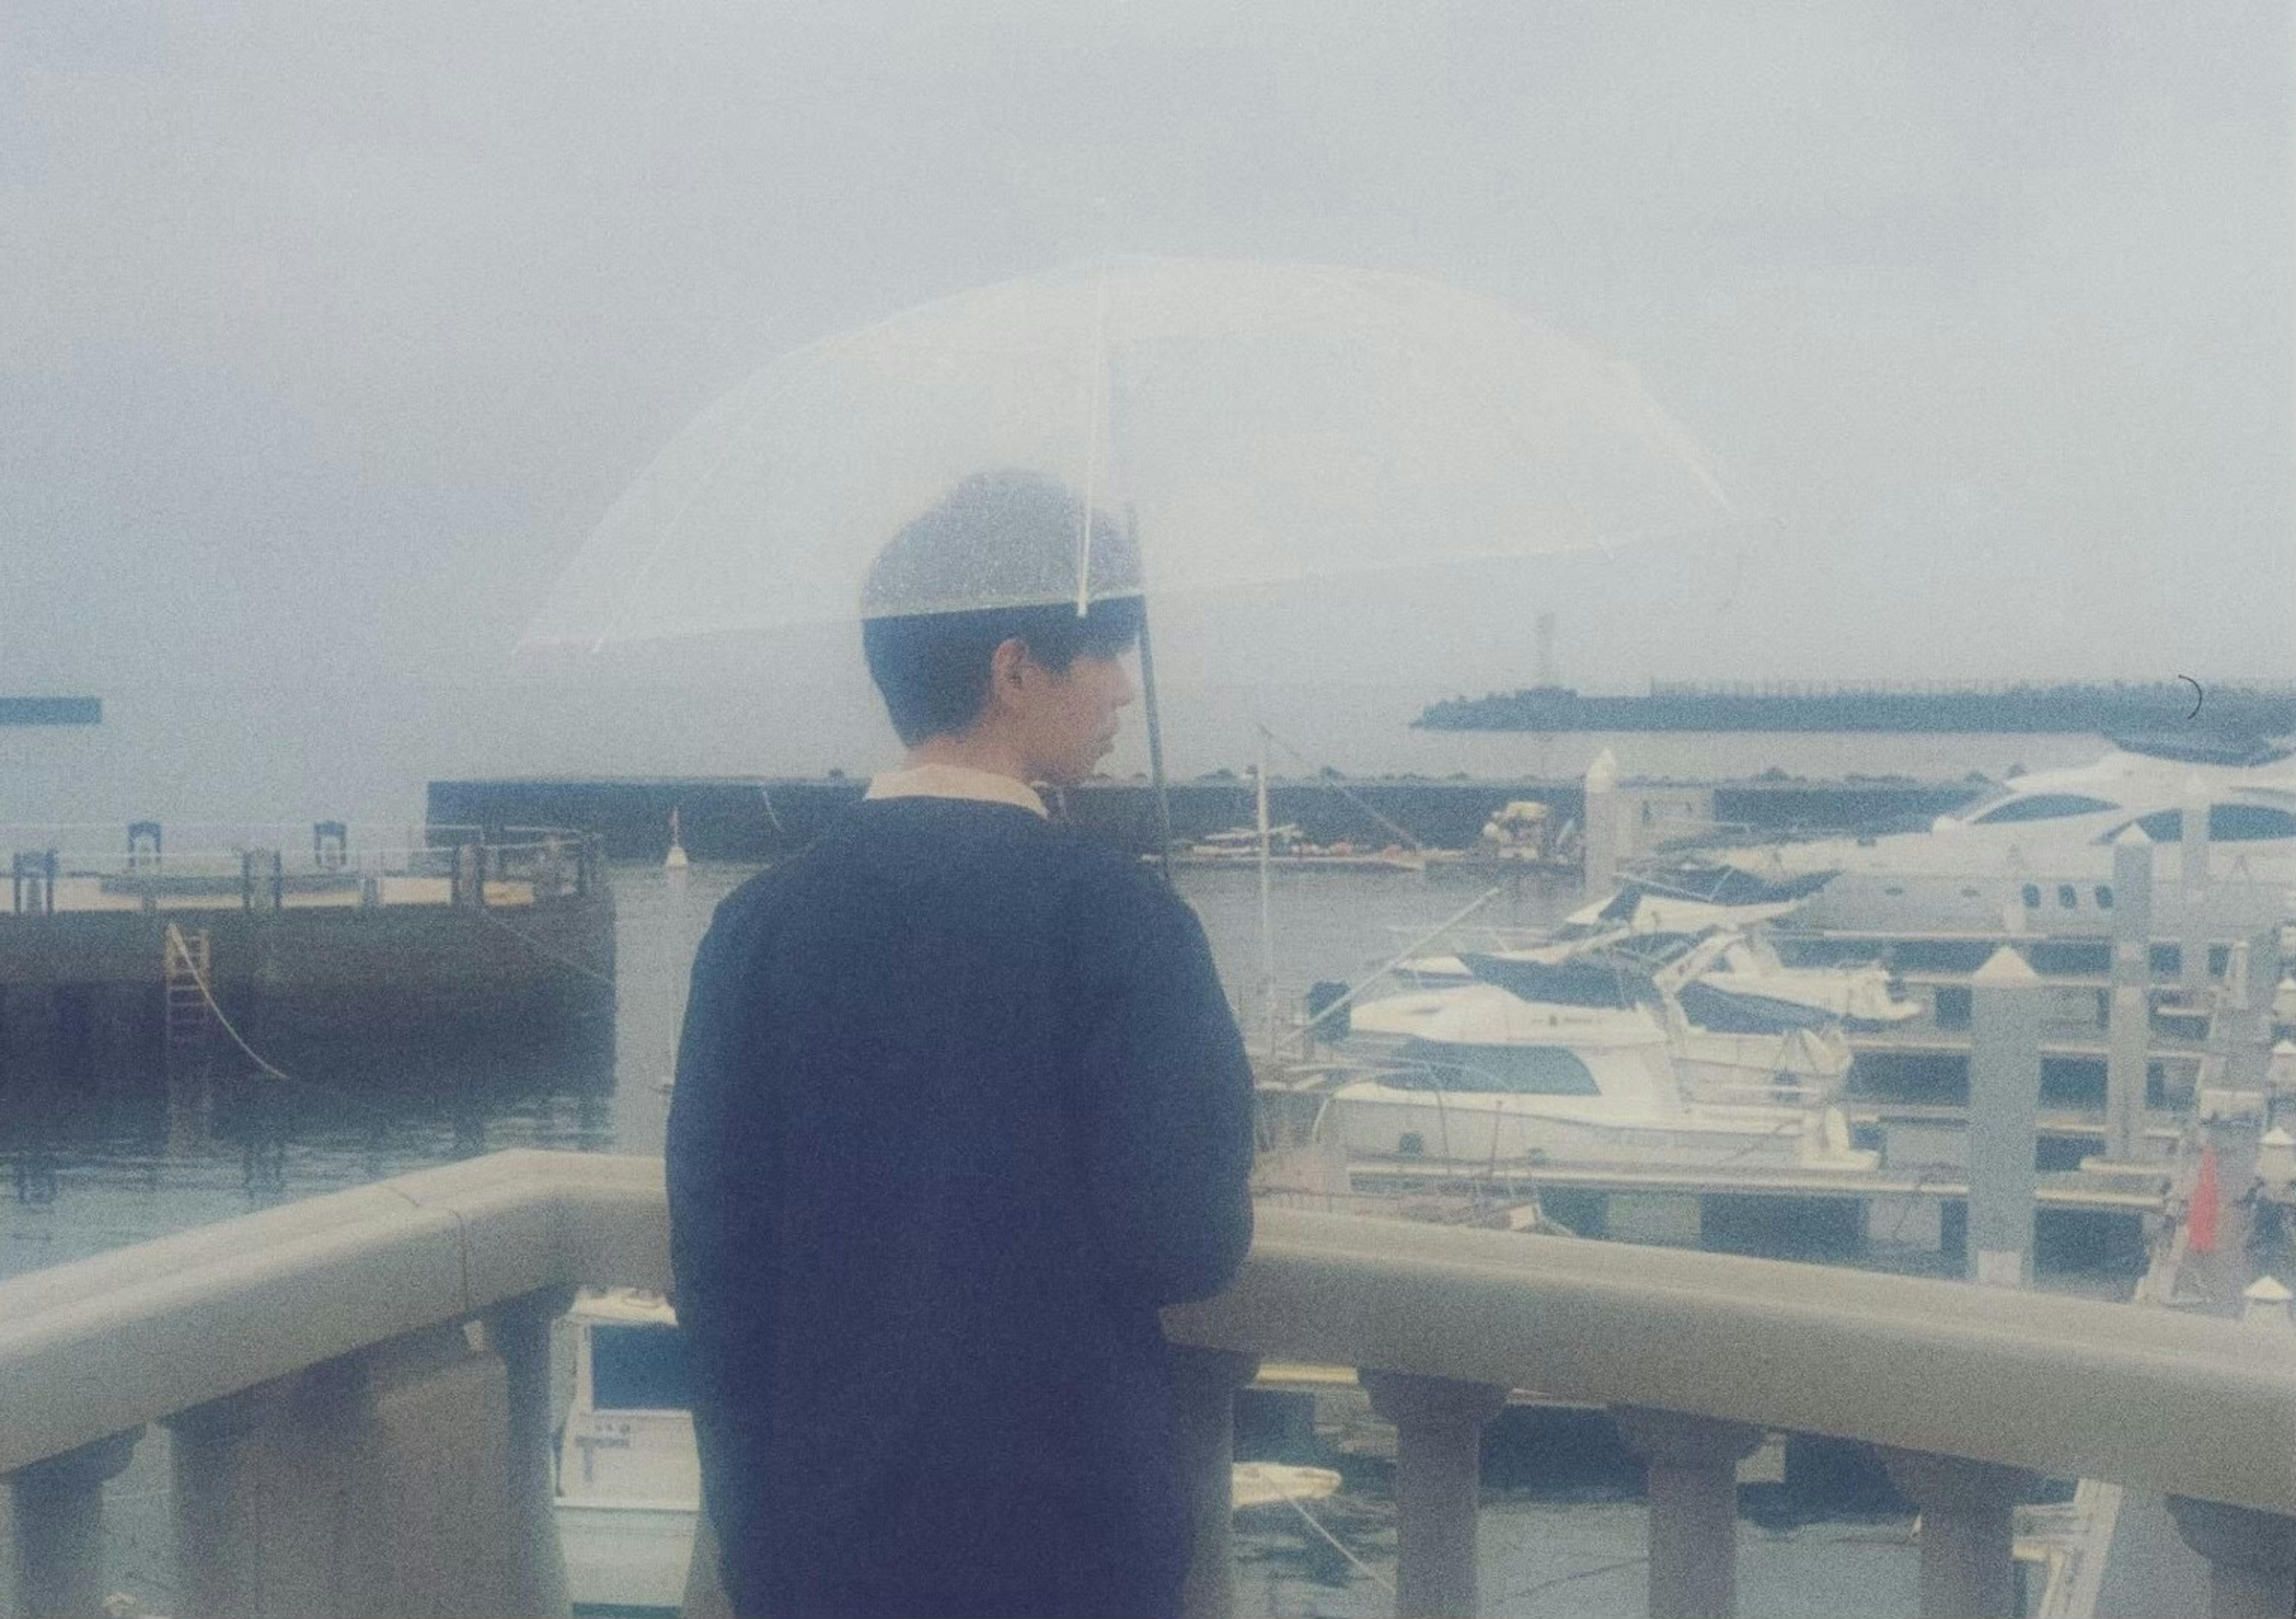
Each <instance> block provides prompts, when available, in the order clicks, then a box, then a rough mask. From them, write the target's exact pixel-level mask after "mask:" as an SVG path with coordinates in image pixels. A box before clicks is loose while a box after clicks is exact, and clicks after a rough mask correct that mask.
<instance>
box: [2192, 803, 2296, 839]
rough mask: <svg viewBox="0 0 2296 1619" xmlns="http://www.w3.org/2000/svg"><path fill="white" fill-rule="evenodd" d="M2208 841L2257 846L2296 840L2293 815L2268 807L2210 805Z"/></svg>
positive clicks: (2295, 825) (2264, 805)
mask: <svg viewBox="0 0 2296 1619" xmlns="http://www.w3.org/2000/svg"><path fill="white" fill-rule="evenodd" d="M2209 838H2210V840H2211V841H2213V842H2218V843H2260V842H2263V841H2264V840H2265V839H2267V838H2296V815H2292V814H2289V813H2288V812H2287V811H2286V810H2284V809H2275V808H2273V807H2272V806H2271V805H2268V804H2211V805H2209Z"/></svg>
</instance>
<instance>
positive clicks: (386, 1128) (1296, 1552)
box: [0, 865, 1917, 1616]
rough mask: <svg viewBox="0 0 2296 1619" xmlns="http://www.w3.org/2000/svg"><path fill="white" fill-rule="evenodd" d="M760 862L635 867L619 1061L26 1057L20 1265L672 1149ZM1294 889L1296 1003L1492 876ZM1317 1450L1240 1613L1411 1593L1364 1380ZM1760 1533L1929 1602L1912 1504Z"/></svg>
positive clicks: (1289, 932) (1790, 1606) (1301, 883)
mask: <svg viewBox="0 0 2296 1619" xmlns="http://www.w3.org/2000/svg"><path fill="white" fill-rule="evenodd" d="M748 875H749V872H748V871H745V870H742V869H737V868H734V867H727V866H714V865H701V866H696V867H694V868H693V869H692V870H691V871H689V872H687V873H685V876H684V877H683V879H673V878H672V877H671V876H670V875H669V874H667V873H665V872H664V871H662V870H661V869H660V867H658V866H653V865H644V866H636V865H630V866H623V867H619V868H618V869H617V870H616V871H615V872H614V882H615V888H616V898H617V904H618V915H619V920H618V927H619V985H618V992H617V1002H618V1005H617V1015H616V1019H615V1029H614V1032H613V1040H612V1043H611V1056H610V1058H609V1056H608V1054H607V1053H606V1052H604V1051H602V1052H601V1056H600V1059H599V1061H598V1062H597V1063H596V1064H595V1065H594V1066H592V1067H588V1068H586V1069H577V1070H575V1071H569V1070H568V1069H567V1068H566V1067H563V1066H557V1067H552V1066H545V1065H540V1064H534V1063H521V1062H519V1061H517V1060H512V1059H503V1058H501V1057H499V1056H496V1057H490V1058H488V1059H485V1060H484V1061H457V1060H455V1059H451V1058H446V1057H441V1056H439V1055H438V1054H436V1053H426V1054H425V1055H424V1056H422V1058H421V1059H419V1060H418V1059H414V1058H408V1059H403V1060H402V1062H401V1063H400V1064H399V1066H398V1067H378V1066H377V1063H376V1061H375V1059H373V1057H372V1056H361V1055H358V1054H357V1053H346V1054H345V1056H344V1059H343V1060H342V1062H341V1063H340V1064H339V1065H336V1066H332V1067H327V1066H311V1067H307V1068H305V1069H304V1070H303V1071H301V1072H297V1073H295V1074H294V1075H292V1078H291V1080H290V1081H286V1082H282V1081H277V1080H271V1079H263V1080H260V1081H257V1080H252V1079H246V1078H233V1079H229V1080H227V1081H225V1082H224V1083H217V1084H216V1085H213V1086H209V1087H201V1086H195V1085H191V1084H188V1083H181V1082H178V1083H176V1084H174V1085H172V1086H171V1085H170V1084H169V1083H168V1081H167V1080H166V1079H165V1078H164V1076H163V1075H160V1074H156V1073H147V1072H124V1071H118V1070H90V1071H78V1072H64V1073H15V1074H11V1075H7V1076H6V1077H5V1082H4V1084H0V1142H4V1143H5V1149H6V1151H7V1154H8V1157H9V1160H10V1163H11V1165H12V1179H11V1181H10V1182H9V1184H8V1190H7V1196H6V1198H5V1200H4V1202H0V1209H4V1215H0V1234H4V1235H0V1275H16V1274H21V1273H22V1272H24V1271H29V1270H33V1269H36V1268H38V1267H41V1266H45V1265H51V1264H57V1263H65V1262H67V1261H70V1260H74V1259H79V1258H84V1257H86V1256H88V1255H94V1254H97V1253H101V1252H103V1251H105V1250H107V1249H111V1248H116V1247H121V1246H124V1245H126V1244H129V1243H134V1242H137V1241H141V1240H143V1239H149V1238H153V1237H159V1236H163V1235H166V1234H168V1233H169V1232H172V1231H181V1230H184V1229H185V1228H188V1227H191V1226H194V1225H198V1224H201V1223H205V1222H211V1221H216V1220H222V1219H227V1218H230V1217H232V1216H234V1215H237V1214H246V1213H249V1212H250V1211H253V1210H256V1209H259V1208H263V1207H266V1206H272V1205H275V1204H277V1203H280V1202H283V1201H287V1200H290V1199H294V1198H310V1197H316V1196H319V1195H322V1194H324V1193H327V1192H331V1191H335V1190H340V1189H343V1188H346V1187H350V1186H356V1185H359V1184H363V1183H365V1182H372V1181H375V1180H379V1179H381V1178H383V1177H386V1176H389V1175H394V1174H398V1173H406V1172H407V1171H410V1170H414V1169H420V1168H423V1167H426V1166H429V1165H436V1164H440V1163H444V1162H447V1161H451V1160H455V1159H459V1158H463V1157H471V1156H474V1155H476V1154H479V1153H482V1152H487V1151H491V1150H494V1149H501V1148H507V1147H543V1148H552V1149H562V1150H570V1151H586V1152H635V1153H656V1152H659V1151H660V1149H661V1145H662V1139H663V1129H664V1124H665V1123H666V1120H667V1118H668V1108H669V1097H668V1093H667V1091H666V1089H665V1087H664V1084H663V1082H664V1081H665V1079H666V1078H667V1076H668V1073H669V1069H670V1067H671V1063H672V1057H673V1031H674V1028H675V1025H676V1018H677V1016H678V1010H679V1004H680V997H681V988H682V982H683V977H684V973H685V967H686V964H687V962H688V961H690V959H691V954H692V951H693V946H694V944H696V943H697V942H698V940H699V937H700V934H701V929H702V928H704V927H706V925H707V920H708V917H709V912H710V911H711V909H712V908H713V907H714V906H715V904H716V903H717V900H718V899H719V898H721V897H722V896H723V895H725V894H726V893H727V892H729V891H730V890H731V889H732V888H733V887H734V886H735V885H736V884H738V883H739V882H741V881H742V880H743V879H745V878H746V877H747V876H748ZM1179 881H1180V884H1181V887H1182V888H1183V889H1184V891H1185V892H1186V893H1187V895H1189V897H1190V898H1191V899H1192V900H1193V902H1194V904H1196V906H1197V908H1198V910H1199V912H1200V913H1201V915H1202V916H1203V918H1204V920H1205V923H1206V927H1207V931H1208V933H1209V934H1210V937H1211V940H1212V942H1213V947H1214V952H1215V954H1216V955H1217V957H1218V961H1219V963H1220V967H1221V969H1222V972H1223V974H1224V976H1225V977H1226V982H1227V983H1228V985H1229V986H1230V989H1231V993H1232V994H1233V995H1234V999H1235V1001H1236V1002H1237V1004H1238V1007H1239V1010H1240V1012H1241V1013H1242V1015H1243V1017H1244V1018H1245V1019H1246V1021H1247V1023H1248V1022H1249V1021H1250V1019H1251V1017H1252V1016H1253V1015H1254V1007H1253V1002H1254V1001H1255V1000H1256V999H1257V996H1258V983H1259V972H1260V967H1259V963H1260V945H1259V888H1258V879H1257V874H1256V873H1255V872H1254V871H1251V870H1250V869H1243V870H1228V869H1211V870H1205V869H1192V870H1191V869H1184V870H1183V871H1181V872H1180V874H1179ZM1274 881H1275V887H1274V895H1273V899H1274V904H1273V907H1272V920H1273V923H1274V933H1275V944H1276V946H1277V951H1276V960H1277V990H1278V994H1279V996H1281V997H1283V998H1285V999H1287V1000H1289V999H1292V998H1294V997H1296V996H1297V995H1298V994H1299V993H1300V992H1302V991H1303V990H1304V989H1305V987H1306V986H1307V985H1308V984H1309V983H1311V982H1313V981H1314V980H1316V979H1317V978H1329V977H1352V976H1354V975H1356V974H1357V973H1359V972H1361V971H1363V970H1364V969H1366V968H1368V967H1370V966H1373V965H1375V964H1377V963H1378V962H1379V961H1383V960H1385V959H1387V958H1389V957H1390V956H1392V955H1394V954H1395V953H1397V952H1398V950H1399V949H1400V948H1402V947H1403V946H1404V945H1405V944H1409V943H1410V942H1411V939H1412V937H1413V936H1415V934H1417V933H1419V932H1421V931H1423V929H1424V928H1426V927H1427V926H1429V925H1431V924H1432V923H1433V922H1434V921H1436V920H1439V919H1440V918H1441V917H1443V916H1444V915H1447V914H1448V913H1450V912H1455V911H1456V910H1457V909H1459V908H1460V906H1461V905H1462V904H1465V903H1467V902H1468V901H1469V900H1472V899H1473V898H1475V897H1476V896H1477V895H1478V894H1479V893H1481V892H1483V891H1484V890H1481V889H1480V888H1478V887H1474V886H1472V885H1468V884H1463V883H1456V882H1449V881H1446V882H1439V883H1432V884H1431V883H1429V882H1427V881H1426V880H1424V879H1422V878H1420V877H1418V876H1416V875H1414V874H1410V873H1406V872H1400V871H1362V872H1336V871H1277V872H1276V873H1275V879H1274ZM1575 898H1576V891H1575V887H1574V886H1573V885H1571V884H1570V883H1568V882H1567V881H1563V880H1562V879H1552V878H1530V879H1526V880H1524V881H1522V882H1521V883H1520V884H1517V885H1503V886H1502V887H1500V888H1499V889H1498V891H1497V893H1496V894H1494V895H1493V897H1492V898H1491V899H1490V900H1489V902H1488V904H1487V905H1486V906H1485V907H1484V909H1483V911H1482V912H1479V913H1478V915H1477V917H1476V919H1475V920H1477V921H1478V922H1479V923H1480V922H1482V921H1486V920H1488V922H1490V923H1492V924H1494V925H1505V926H1529V925H1538V924H1540V923H1544V922H1547V921H1551V920H1554V918H1556V917H1557V916H1559V915H1560V914H1561V913H1562V912H1563V911H1564V910H1566V909H1567V908H1569V906H1570V904H1572V903H1574V901H1575ZM1317 1446H1318V1456H1317V1460H1319V1461H1320V1463H1321V1465H1325V1466H1330V1467H1333V1468H1337V1469H1338V1470H1339V1471H1341V1474H1342V1475H1343V1476H1344V1477H1345V1479H1346V1484H1345V1486H1344V1487H1343V1488H1342V1490H1341V1492H1340V1493H1339V1494H1338V1495H1336V1496H1334V1497H1333V1498H1331V1499H1329V1500H1324V1501H1319V1502H1316V1503H1315V1504H1314V1505H1313V1506H1312V1507H1310V1508H1308V1509H1306V1511H1307V1512H1308V1513H1311V1514H1312V1515H1313V1520H1314V1521H1313V1523H1312V1524H1311V1523H1310V1522H1309V1521H1308V1518H1307V1517H1306V1516H1304V1515H1303V1514H1302V1513H1301V1512H1300V1511H1297V1510H1292V1509H1286V1508H1283V1507H1277V1508H1272V1509H1259V1510H1258V1511H1256V1512H1254V1513H1251V1514H1248V1515H1246V1517H1244V1519H1242V1521H1240V1523H1239V1525H1238V1558H1239V1568H1238V1579H1239V1596H1240V1603H1241V1607H1240V1611H1242V1612H1244V1613H1247V1614H1249V1613H1264V1614H1268V1615H1334V1616H1337V1615H1377V1614H1384V1613H1388V1612H1391V1611H1392V1607H1391V1599H1390V1597H1389V1595H1388V1593H1387V1592H1386V1591H1385V1590H1382V1588H1381V1583H1380V1582H1382V1580H1391V1579H1392V1577H1393V1562H1394V1549H1395V1534H1394V1518H1393V1506H1392V1500H1391V1497H1390V1492H1389V1470H1390V1467H1391V1464H1392V1458H1393V1433H1392V1430H1391V1429H1390V1428H1389V1427H1387V1425H1385V1424H1384V1423H1382V1422H1379V1421H1378V1420H1376V1419H1374V1418H1373V1417H1372V1416H1371V1415H1370V1413H1369V1410H1368V1407H1367V1404H1366V1403H1365V1401H1364V1400H1363V1398H1362V1396H1361V1395H1360V1394H1359V1393H1358V1392H1357V1391H1355V1390H1352V1389H1343V1390H1338V1391H1333V1392H1331V1393H1329V1394H1326V1395H1325V1396H1324V1397H1322V1398H1321V1399H1320V1400H1319V1410H1318V1417H1317ZM165 1453H166V1444H165V1439H164V1435H161V1434H160V1433H158V1432H156V1431H155V1433H154V1434H152V1435H149V1436H147V1437H146V1439H145V1440H144V1442H143V1444H142V1446H141V1447H140V1448H139V1451H138V1454H137V1458H136V1461H135V1465H134V1467H133V1468H131V1469H130V1470H129V1472H128V1473H127V1475H125V1476H122V1477H121V1478H120V1479H119V1480H118V1481H116V1482H115V1483H114V1484H113V1485H112V1486H111V1492H110V1498H109V1499H110V1504H111V1513H110V1522H111V1539H112V1544H111V1568H110V1571H109V1577H110V1581H111V1588H112V1589H116V1590H120V1591H123V1592H125V1593H127V1594H128V1595H129V1596H131V1597H133V1598H135V1599H136V1601H137V1602H138V1603H139V1604H140V1605H141V1606H142V1607H143V1611H146V1612H151V1613H160V1614H165V1613H168V1612H171V1611H172V1608H171V1599H170V1592H171V1589H172V1584H173V1581H172V1577H171V1564H172V1550H171V1548H170V1543H169V1533H170V1529H169V1523H168V1515H167V1511H166V1479H167V1468H166V1463H165ZM1740 1533H1741V1537H1742V1541H1743V1545H1742V1549H1741V1562H1740V1581H1741V1588H1742V1592H1743V1600H1744V1602H1745V1603H1746V1605H1747V1607H1748V1610H1749V1611H1753V1612H1762V1613H1772V1614H1800V1613H1807V1614H1820V1613H1826V1614H1862V1613H1871V1614H1877V1615H1880V1614H1892V1613H1905V1612H1910V1611H1912V1607H1913V1601H1914V1588H1915V1586H1914V1582H1915V1572H1916V1563H1917V1554H1916V1551H1915V1548H1914V1546H1913V1544H1912V1541H1911V1538H1910V1533H1909V1525H1907V1523H1906V1522H1904V1521H1903V1520H1892V1521H1882V1522H1878V1523H1870V1524H1857V1523H1843V1522H1820V1523H1813V1524H1807V1525H1800V1526H1799V1527H1794V1528H1790V1529H1784V1530H1769V1529H1765V1528H1761V1527H1759V1526H1757V1525H1755V1524H1753V1523H1752V1522H1751V1521H1749V1522H1744V1523H1742V1524H1741V1525H1740ZM1326 1537H1328V1538H1326ZM1335 1542H1336V1544H1335ZM1340 1548H1344V1551H1342V1550H1341V1549H1340ZM1482 1548H1483V1551H1482V1556H1483V1559H1484V1573H1483V1589H1484V1590H1486V1591H1487V1592H1488V1593H1491V1594H1492V1597H1493V1599H1494V1603H1495V1606H1497V1607H1501V1608H1503V1609H1504V1610H1505V1611H1506V1612H1509V1613H1518V1614H1541V1613H1555V1614H1612V1613H1615V1614H1622V1615H1623V1614H1629V1613H1639V1612H1641V1611H1642V1605H1643V1584H1642V1582H1643V1567H1642V1563H1641V1561H1640V1559H1641V1558H1642V1556H1643V1553H1644V1517H1643V1507H1642V1504H1641V1502H1640V1500H1638V1499H1635V1498H1633V1497H1632V1495H1631V1494H1630V1493H1628V1492H1620V1491H1618V1490H1615V1489H1612V1490H1610V1491H1608V1492H1604V1491H1601V1490H1596V1491H1593V1492H1588V1491H1587V1490H1583V1489H1582V1490H1578V1491H1571V1490H1561V1491H1558V1490H1555V1489H1520V1488H1517V1489H1495V1490H1493V1491H1491V1492H1489V1494H1488V1500H1487V1504H1486V1506H1485V1508H1484V1515H1483V1532H1482Z"/></svg>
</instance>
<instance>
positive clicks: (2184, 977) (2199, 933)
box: [2177, 772, 2209, 990]
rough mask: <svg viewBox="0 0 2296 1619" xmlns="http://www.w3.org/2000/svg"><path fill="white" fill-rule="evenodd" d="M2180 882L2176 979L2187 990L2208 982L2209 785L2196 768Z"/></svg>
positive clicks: (2189, 781) (2188, 784) (2185, 813)
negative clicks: (2180, 925) (2181, 906)
mask: <svg viewBox="0 0 2296 1619" xmlns="http://www.w3.org/2000/svg"><path fill="white" fill-rule="evenodd" d="M2179 816H2180V819H2181V820H2182V822H2183V829H2182V832H2181V834H2180V838H2181V841H2180V843H2179V853H2178V857H2177V886H2178V887H2180V888H2182V889H2183V890H2184V900H2185V936H2184V938H2183V939H2182V941H2181V944H2182V945H2183V965H2182V969H2181V970H2180V971H2179V972H2178V973H2177V982H2178V983H2180V984H2182V985H2184V986H2185V989H2187V990H2201V989H2205V988H2207V987H2208V983H2209V905H2208V895H2209V788H2208V783H2207V782H2205V781H2202V780H2201V778H2200V775H2199V773H2197V772H2195V773H2193V774H2190V775H2187V776H2186V777H2185V792H2184V807H2183V809H2182V810H2181V811H2180V812H2179Z"/></svg>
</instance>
